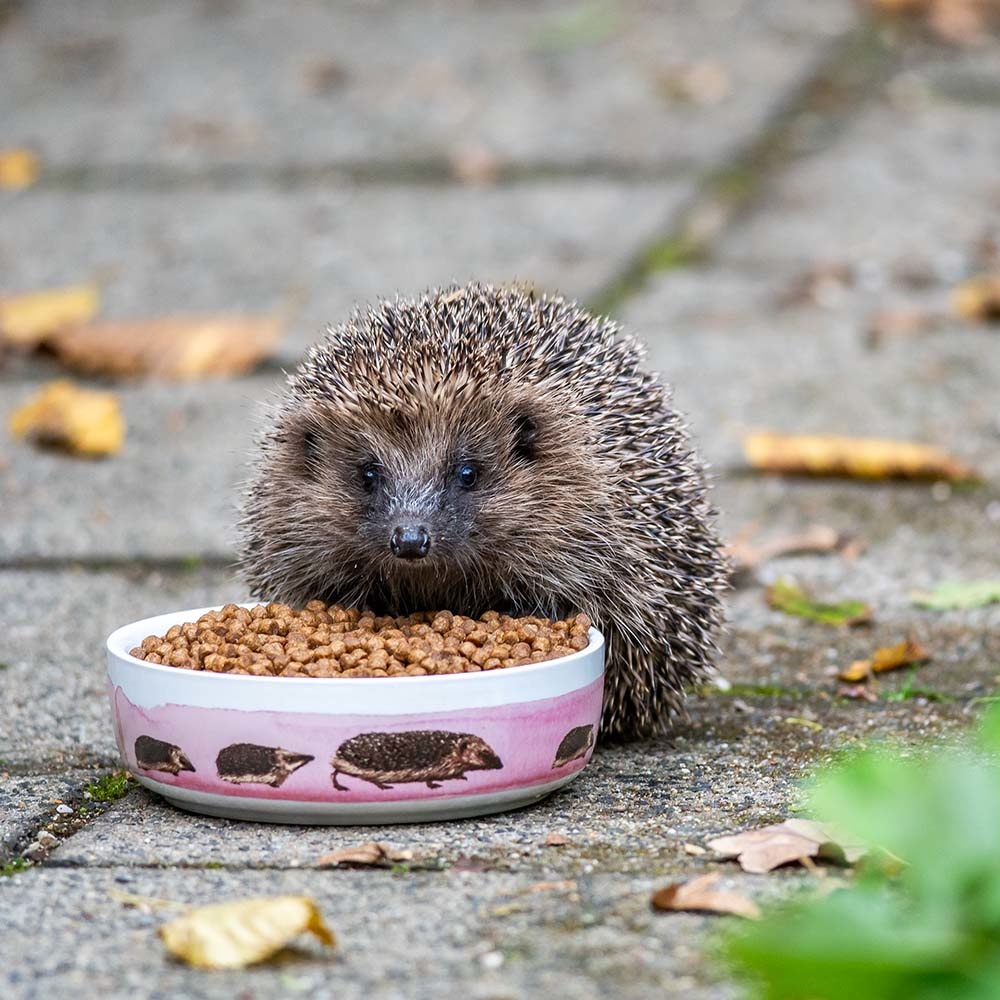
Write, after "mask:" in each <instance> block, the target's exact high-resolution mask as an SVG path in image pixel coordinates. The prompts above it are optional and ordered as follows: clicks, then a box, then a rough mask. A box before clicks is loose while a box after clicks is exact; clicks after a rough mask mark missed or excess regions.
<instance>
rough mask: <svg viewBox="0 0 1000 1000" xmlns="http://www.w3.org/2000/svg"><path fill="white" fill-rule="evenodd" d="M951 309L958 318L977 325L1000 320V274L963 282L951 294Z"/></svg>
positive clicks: (981, 276)
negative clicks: (985, 321) (986, 321)
mask: <svg viewBox="0 0 1000 1000" xmlns="http://www.w3.org/2000/svg"><path fill="white" fill-rule="evenodd" d="M951 308H952V310H953V311H954V313H955V315H956V316H959V317H960V318H961V319H967V320H971V321H973V322H976V323H981V322H983V321H984V320H993V321H996V320H1000V274H981V275H979V276H978V277H976V278H969V280H968V281H963V282H962V283H961V284H960V285H958V287H956V288H955V290H954V291H953V292H952V293H951Z"/></svg>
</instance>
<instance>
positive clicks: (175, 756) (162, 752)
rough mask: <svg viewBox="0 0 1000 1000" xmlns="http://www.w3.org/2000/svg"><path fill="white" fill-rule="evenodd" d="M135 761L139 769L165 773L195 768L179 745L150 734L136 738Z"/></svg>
mask: <svg viewBox="0 0 1000 1000" xmlns="http://www.w3.org/2000/svg"><path fill="white" fill-rule="evenodd" d="M135 762H136V765H137V766H138V767H139V768H140V770H143V771H163V772H164V773H165V774H179V773H180V772H181V771H194V770H195V766H194V764H192V763H191V761H189V760H188V759H187V755H186V754H185V753H184V751H183V750H182V749H181V748H180V747H179V746H176V745H175V744H173V743H167V742H166V741H164V740H158V739H155V738H154V737H152V736H139V737H138V738H137V739H136V741H135Z"/></svg>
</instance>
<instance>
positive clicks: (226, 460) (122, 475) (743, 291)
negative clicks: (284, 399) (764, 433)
mask: <svg viewBox="0 0 1000 1000" xmlns="http://www.w3.org/2000/svg"><path fill="white" fill-rule="evenodd" d="M785 284H787V276H782V277H775V278H771V279H769V280H768V281H767V282H763V283H762V282H761V281H760V280H759V279H758V278H756V277H753V276H747V275H743V274H739V273H733V272H728V271H721V272H720V271H716V270H708V271H696V272H691V273H676V274H670V275H666V276H664V277H662V278H661V279H659V280H658V281H657V282H656V283H654V284H653V286H652V287H651V288H650V289H649V290H648V292H646V293H645V294H644V295H643V296H641V297H640V298H638V299H636V300H635V302H634V303H633V304H631V305H630V306H629V307H628V308H627V309H626V310H624V311H623V321H624V325H625V328H626V329H627V330H629V331H630V332H634V333H636V334H637V335H638V336H640V337H641V338H642V339H644V340H645V341H646V342H647V343H648V345H649V363H650V365H651V366H652V367H653V368H654V369H656V370H658V371H660V372H661V373H662V374H663V377H664V378H665V379H666V380H668V381H669V382H671V383H672V384H673V386H674V389H675V401H676V404H677V406H678V407H679V408H680V409H681V411H682V412H684V413H686V414H687V415H688V417H689V419H690V423H691V427H692V432H693V435H694V438H695V440H696V441H697V442H698V443H699V446H700V447H701V449H702V451H703V453H704V455H705V456H706V458H707V459H708V461H709V462H710V463H711V464H712V466H713V467H714V470H715V473H714V474H715V475H716V477H717V478H718V480H719V488H718V490H717V493H716V504H717V506H718V507H719V508H720V509H721V510H722V511H723V515H724V516H723V527H724V529H725V531H726V532H727V533H729V534H732V533H735V532H736V531H738V530H739V529H740V528H741V527H742V526H743V525H744V524H746V522H748V521H751V520H755V519H759V520H761V521H762V523H763V526H764V527H767V526H768V525H771V526H773V527H775V528H777V527H781V526H788V527H789V528H795V527H796V525H798V526H801V525H802V523H803V521H807V520H816V519H819V520H828V521H830V523H832V525H833V526H834V527H836V528H838V529H840V530H844V531H859V530H860V531H863V532H864V533H866V534H867V535H868V536H869V540H875V539H880V538H890V537H893V538H898V542H899V544H900V545H901V546H903V547H904V548H905V547H913V538H914V536H919V537H918V538H917V539H916V543H917V544H916V548H917V550H918V551H919V550H920V549H921V548H926V550H927V551H928V552H933V553H934V557H935V558H938V556H939V555H942V554H943V557H944V559H945V561H946V562H950V563H954V562H956V561H958V560H960V559H963V558H965V557H966V556H968V557H969V558H970V559H971V560H972V563H973V564H975V563H977V562H982V561H983V560H985V559H986V558H987V557H988V556H989V552H990V549H989V547H985V546H983V545H982V544H981V539H982V537H983V535H984V534H987V535H988V534H990V533H991V532H995V531H997V530H998V529H997V524H998V519H1000V494H998V485H997V482H998V477H1000V447H998V445H1000V424H998V422H997V415H996V408H995V406H994V405H993V395H994V393H993V389H994V388H995V386H996V384H997V383H998V382H1000V339H998V338H996V337H995V336H993V335H992V333H991V332H990V331H989V330H987V329H984V328H964V327H961V326H960V325H958V324H956V323H953V322H948V323H945V324H944V325H943V326H941V327H940V328H939V329H935V330H933V331H932V332H928V333H924V334H920V335H915V336H911V337H903V338H897V339H895V340H892V341H888V342H886V343H885V344H884V346H882V347H880V348H879V349H877V350H872V349H870V348H869V347H867V346H866V341H865V329H866V324H867V320H868V317H869V314H870V311H871V309H873V308H874V305H873V304H872V297H871V296H870V295H869V294H868V293H866V292H864V291H858V292H857V293H856V294H855V293H853V292H851V293H848V294H849V296H850V298H849V301H848V302H847V303H846V304H844V305H842V306H840V307H838V308H837V309H832V310H831V309H822V308H819V307H810V308H797V309H787V310H778V309H776V307H775V306H774V304H773V296H774V295H776V294H778V292H779V291H780V289H781V287H782V286H783V285H785ZM762 285H763V287H762ZM281 385H282V376H281V375H280V373H278V372H269V373H262V374H259V375H257V376H254V377H252V378H248V379H244V380H239V381H233V382H218V381H213V382H207V383H200V384H193V385H184V386H165V385H157V384H149V385H131V386H126V387H124V388H123V389H122V390H121V393H120V394H121V398H122V405H123V408H124V412H125V416H126V419H127V421H128V424H129V428H130V430H129V435H128V438H127V440H126V443H125V448H124V451H123V452H122V454H121V455H119V456H116V457H114V458H112V459H109V460H106V461H102V462H84V461H74V460H70V459H67V458H66V457H64V456H62V455H59V454H54V453H41V452H38V451H36V450H35V449H33V448H31V447H29V446H27V445H25V444H23V443H19V442H15V441H13V440H12V439H10V438H9V437H8V438H5V439H0V462H5V463H6V464H4V465H0V496H2V497H3V500H4V504H5V507H6V509H7V511H8V512H9V513H8V517H7V518H5V519H4V520H3V521H2V522H0V559H2V560H5V561H8V562H10V561H12V560H15V561H16V560H19V559H21V560H23V559H31V558H35V557H45V558H88V557H89V558H95V557H98V558H104V557H119V558H137V559H138V558H147V559H164V558H178V557H180V558H183V557H186V556H205V557H209V558H213V559H223V560H226V559H230V558H232V556H233V551H234V542H235V528H234V526H235V522H236V519H237V509H238V503H239V484H240V482H241V481H242V480H243V479H244V478H245V477H246V475H247V470H248V462H249V461H250V460H251V459H250V456H251V450H252V441H253V436H254V428H255V427H256V426H257V425H258V422H259V421H260V419H261V418H262V415H263V413H264V410H265V407H266V404H267V401H268V400H269V399H271V398H272V397H273V394H274V393H275V392H276V391H277V390H278V389H280V386H281ZM32 391H33V387H32V386H31V385H30V384H28V383H22V384H17V383H12V384H10V385H9V386H5V389H4V398H5V402H6V400H9V401H10V404H9V405H10V406H11V407H13V406H14V405H16V404H17V403H19V402H21V401H22V400H24V399H26V398H27V397H28V396H29V394H30V393H31V392H32ZM756 427H770V428H773V429H777V430H785V431H806V432H828V433H847V434H850V433H853V434H863V435H869V436H870V435H874V436H884V437H898V438H903V439H913V440H922V441H925V442H927V443H929V444H935V445H938V446H940V447H942V448H944V449H945V450H948V451H950V452H952V453H954V454H956V455H957V456H959V457H961V458H964V459H965V460H967V461H969V462H971V463H973V464H974V465H977V466H978V467H979V468H980V469H981V470H982V472H983V473H984V474H985V475H986V477H987V479H988V482H987V483H986V484H985V485H983V486H981V487H979V488H977V489H976V490H974V491H971V492H968V493H966V492H947V491H944V492H943V491H942V490H941V489H940V488H938V489H931V488H929V487H927V486H908V485H877V484H853V483H843V482H805V481H799V482H789V481H787V480H779V479H768V478H762V477H756V478H753V479H748V478H746V477H745V476H744V475H743V473H742V471H741V470H742V466H743V458H742V453H741V441H742V437H743V435H744V433H745V432H746V431H748V430H751V429H754V428H756ZM66 511H71V512H72V514H73V516H72V517H71V518H70V517H67V516H66V513H65V512H66ZM956 538H959V539H961V543H960V544H957V545H956V544H955V539H956ZM971 568H972V567H971V566H970V571H971Z"/></svg>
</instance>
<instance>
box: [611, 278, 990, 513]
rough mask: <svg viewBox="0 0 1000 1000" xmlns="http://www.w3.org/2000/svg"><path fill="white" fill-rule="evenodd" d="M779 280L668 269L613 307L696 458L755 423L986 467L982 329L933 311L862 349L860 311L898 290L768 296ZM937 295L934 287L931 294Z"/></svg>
mask: <svg viewBox="0 0 1000 1000" xmlns="http://www.w3.org/2000/svg"><path fill="white" fill-rule="evenodd" d="M792 278H793V275H792V274H790V273H789V271H788V270H787V269H780V268H776V269H775V270H774V271H771V272H769V273H766V274H759V273H746V272H742V271H734V270H730V269H726V268H705V269H695V270H692V271H682V272H674V273H668V274H665V275H663V276H661V277H659V278H658V279H657V280H656V281H654V282H653V283H652V284H651V285H650V288H649V289H648V290H647V291H646V292H644V293H643V294H642V295H640V296H638V297H636V298H635V299H634V300H633V301H632V302H630V303H629V304H628V305H627V306H626V308H625V309H624V310H623V311H622V321H623V323H624V325H625V326H626V327H627V328H628V329H629V330H630V331H631V332H633V333H635V334H636V335H637V336H638V337H639V338H640V339H641V340H643V341H644V342H645V343H646V344H647V346H648V362H649V365H650V367H652V368H653V369H654V370H656V371H658V372H660V373H661V375H662V377H663V379H664V380H665V381H667V382H668V383H670V384H672V385H673V386H674V390H675V402H676V403H677V406H678V408H679V409H680V410H681V411H682V412H684V413H686V414H688V415H689V417H690V422H691V426H692V428H693V431H694V434H695V436H696V438H698V439H699V440H701V441H703V442H704V447H705V452H706V455H707V458H708V459H709V461H710V462H712V463H713V464H715V465H717V466H722V467H723V468H727V469H728V468H731V467H734V466H739V465H741V464H742V455H741V447H740V446H741V441H742V438H743V435H744V434H745V433H746V432H747V431H749V430H753V429H757V428H769V429H772V430H779V431H788V432H803V433H831V434H837V433H839V434H856V435H864V436H868V437H890V438H891V437H897V438H904V439H912V440H917V441H924V442H926V443H927V444H933V445H937V446H939V447H942V448H944V449H945V450H946V451H950V452H952V453H954V454H956V455H957V456H958V457H960V458H964V459H965V460H966V461H967V462H970V463H972V464H974V465H977V466H978V467H980V469H981V471H982V472H983V473H984V474H985V476H986V477H987V478H988V479H990V480H996V479H997V478H998V477H1000V449H998V447H997V445H998V443H1000V422H998V419H997V412H996V406H995V405H994V401H993V398H992V397H993V391H992V390H993V388H994V387H995V386H996V384H997V382H998V380H1000V339H998V338H997V337H996V336H995V335H994V334H993V331H992V330H991V329H990V328H989V327H986V326H969V325H965V324H963V323H961V322H959V321H957V320H955V319H951V318H949V317H948V316H947V314H946V313H945V314H944V315H943V317H942V319H941V321H940V322H939V323H938V324H937V325H936V326H934V327H933V328H932V329H929V330H927V331H926V332H923V333H919V334H912V335H909V336H898V337H893V338H887V339H886V340H885V341H883V342H882V343H881V345H879V346H878V347H872V346H871V345H870V342H869V340H868V336H867V334H868V329H869V325H870V321H871V318H872V314H873V313H874V312H875V311H876V310H877V309H878V308H879V307H880V306H884V305H885V304H886V302H887V301H890V302H891V303H892V304H893V305H894V306H899V305H900V304H901V302H900V293H899V292H898V291H896V292H894V293H892V297H891V298H890V293H889V292H888V291H884V292H880V293H873V292H871V291H868V290H866V289H865V288H863V287H859V288H845V289H843V290H842V291H841V293H840V296H841V297H840V298H839V299H838V301H837V303H836V305H835V306H831V307H829V308H823V307H820V306H817V305H802V306H797V307H794V308H781V307H779V305H778V300H779V299H780V297H781V295H782V293H783V292H785V291H787V289H788V287H789V283H790V281H791V280H792ZM904 301H905V300H904ZM908 301H909V302H910V303H912V301H913V297H912V296H911V297H910V298H909V300H908ZM946 304H947V295H946V292H944V291H941V292H939V294H938V296H937V298H936V301H935V303H934V305H935V306H936V307H937V308H940V309H942V310H943V309H944V307H945V306H946ZM988 490H989V487H987V491H988ZM984 495H985V494H984Z"/></svg>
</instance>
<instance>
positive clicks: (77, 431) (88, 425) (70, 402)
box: [8, 379, 125, 457]
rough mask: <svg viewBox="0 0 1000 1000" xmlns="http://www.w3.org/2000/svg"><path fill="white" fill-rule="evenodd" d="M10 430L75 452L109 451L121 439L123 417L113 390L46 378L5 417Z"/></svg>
mask: <svg viewBox="0 0 1000 1000" xmlns="http://www.w3.org/2000/svg"><path fill="white" fill-rule="evenodd" d="M8 427H9V428H10V432H11V433H12V434H14V435H15V436H16V437H23V438H28V439H30V440H32V441H35V442H37V443H38V444H41V445H52V446H56V447H59V448H65V449H66V450H67V451H71V452H74V453H75V454H78V455H87V456H92V457H96V456H100V455H113V454H114V453H115V452H117V451H119V450H120V449H121V446H122V443H123V442H124V440H125V418H124V417H123V416H122V412H121V407H120V406H119V404H118V397H117V396H116V395H115V394H114V393H113V392H99V391H97V390H96V389H84V388H81V387H80V386H78V385H75V384H74V383H72V382H70V381H68V380H66V379H60V380H58V381H56V382H49V383H48V384H47V385H45V386H43V387H42V389H41V390H40V391H39V392H38V393H37V394H36V395H35V396H33V397H32V398H31V399H29V400H28V402H26V403H24V404H23V405H22V406H20V407H18V409H16V410H15V411H14V412H13V413H12V414H11V415H10V417H9V419H8Z"/></svg>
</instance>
